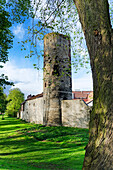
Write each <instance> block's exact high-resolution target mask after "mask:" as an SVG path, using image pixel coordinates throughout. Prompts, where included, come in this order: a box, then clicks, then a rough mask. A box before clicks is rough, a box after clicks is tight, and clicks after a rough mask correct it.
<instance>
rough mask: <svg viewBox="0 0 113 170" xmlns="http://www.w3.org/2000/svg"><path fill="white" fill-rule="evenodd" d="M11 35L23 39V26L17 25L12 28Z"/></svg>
mask: <svg viewBox="0 0 113 170" xmlns="http://www.w3.org/2000/svg"><path fill="white" fill-rule="evenodd" d="M13 33H14V35H15V36H16V37H17V38H19V39H23V37H24V35H25V29H24V27H23V24H18V25H17V26H14V28H13Z"/></svg>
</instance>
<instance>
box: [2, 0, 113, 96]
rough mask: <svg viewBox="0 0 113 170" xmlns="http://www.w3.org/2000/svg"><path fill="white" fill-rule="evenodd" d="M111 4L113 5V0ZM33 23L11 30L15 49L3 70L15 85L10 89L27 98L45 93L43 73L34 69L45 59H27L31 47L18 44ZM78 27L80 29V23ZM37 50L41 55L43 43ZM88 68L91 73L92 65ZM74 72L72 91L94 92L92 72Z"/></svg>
mask: <svg viewBox="0 0 113 170" xmlns="http://www.w3.org/2000/svg"><path fill="white" fill-rule="evenodd" d="M109 2H110V4H112V3H113V0H110V1H109ZM31 22H32V21H31V20H27V21H26V22H25V23H23V24H14V25H13V26H12V28H11V30H12V32H13V34H14V36H15V38H14V41H13V48H12V49H10V50H9V61H8V62H7V63H6V64H5V65H4V68H3V69H1V71H2V72H4V73H5V74H6V75H7V76H8V77H9V80H10V81H13V82H14V83H15V86H14V87H9V88H20V90H21V91H22V92H23V93H24V94H25V97H26V96H27V95H29V94H32V95H35V94H38V93H41V92H42V91H43V71H42V70H41V69H40V70H36V69H34V67H33V64H38V65H40V66H41V67H42V64H43V58H40V60H38V59H37V57H36V56H33V57H32V58H25V56H26V55H27V54H29V51H30V45H29V44H27V48H26V50H25V51H21V43H18V42H21V41H24V40H26V38H27V36H28V35H27V32H28V26H29V25H31ZM78 27H80V24H79V23H78ZM37 50H38V52H39V53H40V50H43V42H42V41H41V42H39V43H38V47H37ZM83 51H84V49H83ZM88 68H89V71H90V64H89V65H88ZM74 71H75V70H74V69H73V68H72V89H73V90H77V89H79V90H93V83H92V74H91V71H90V73H88V74H87V73H86V72H87V71H88V70H86V69H85V68H81V70H78V73H76V74H74ZM9 88H8V89H9Z"/></svg>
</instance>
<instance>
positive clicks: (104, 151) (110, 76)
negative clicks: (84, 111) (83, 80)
mask: <svg viewBox="0 0 113 170" xmlns="http://www.w3.org/2000/svg"><path fill="white" fill-rule="evenodd" d="M74 3H75V5H76V7H77V10H78V14H79V18H80V22H81V24H82V28H83V32H84V35H85V39H86V44H87V48H88V52H89V55H90V64H91V69H92V75H93V90H94V105H93V110H92V113H91V117H90V123H89V135H90V136H89V143H88V145H87V146H86V154H85V159H84V164H83V170H113V135H112V132H113V30H112V27H111V22H110V16H109V4H108V1H107V0H74Z"/></svg>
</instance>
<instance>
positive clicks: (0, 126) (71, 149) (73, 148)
mask: <svg viewBox="0 0 113 170" xmlns="http://www.w3.org/2000/svg"><path fill="white" fill-rule="evenodd" d="M87 142H88V130H87V129H79V128H71V127H44V126H42V125H35V124H30V123H26V122H24V121H21V120H18V119H15V118H8V117H5V120H1V117H0V170H10V169H11V170H17V169H18V170H19V169H21V170H34V169H40V170H46V169H50V170H57V169H58V170H81V169H82V164H83V160H84V154H85V150H84V148H85V146H86V144H87Z"/></svg>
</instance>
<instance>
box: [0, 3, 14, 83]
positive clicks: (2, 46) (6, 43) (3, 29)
mask: <svg viewBox="0 0 113 170" xmlns="http://www.w3.org/2000/svg"><path fill="white" fill-rule="evenodd" d="M8 17H9V14H8V12H6V11H5V9H4V8H3V6H2V5H0V63H6V61H8V49H10V48H11V47H12V38H13V35H12V33H11V31H10V29H9V28H10V27H11V25H12V24H11V22H10V21H9V19H8ZM2 67H3V65H1V64H0V68H2ZM3 85H12V83H10V82H8V77H7V76H5V75H4V74H2V75H0V86H3Z"/></svg>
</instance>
